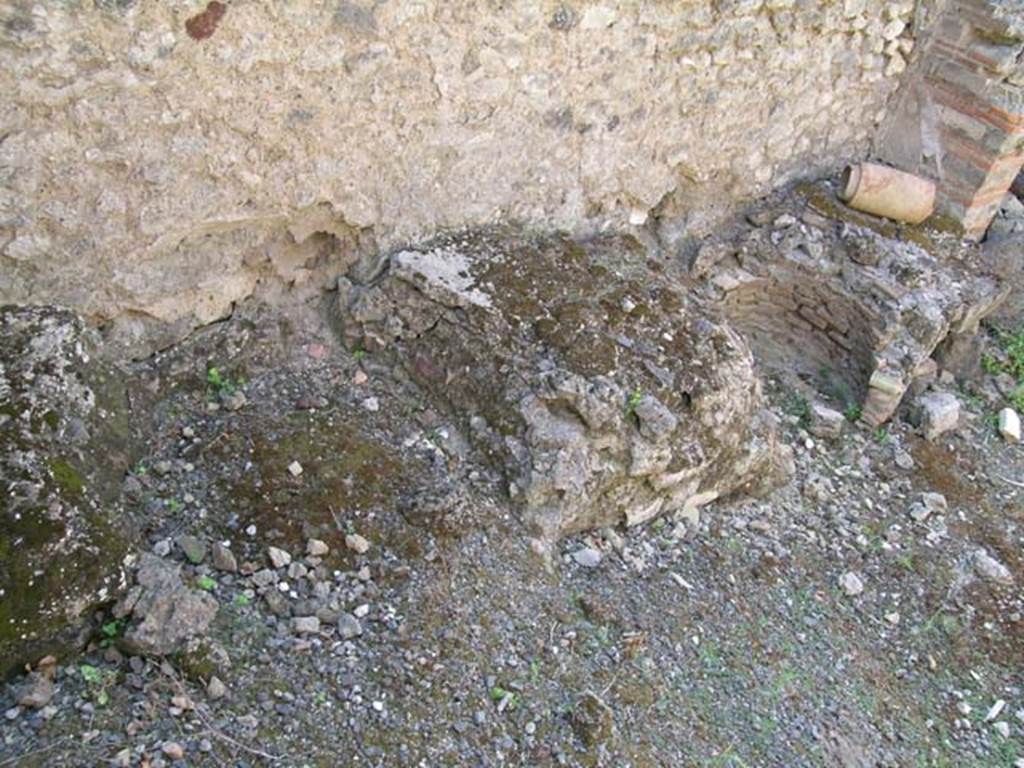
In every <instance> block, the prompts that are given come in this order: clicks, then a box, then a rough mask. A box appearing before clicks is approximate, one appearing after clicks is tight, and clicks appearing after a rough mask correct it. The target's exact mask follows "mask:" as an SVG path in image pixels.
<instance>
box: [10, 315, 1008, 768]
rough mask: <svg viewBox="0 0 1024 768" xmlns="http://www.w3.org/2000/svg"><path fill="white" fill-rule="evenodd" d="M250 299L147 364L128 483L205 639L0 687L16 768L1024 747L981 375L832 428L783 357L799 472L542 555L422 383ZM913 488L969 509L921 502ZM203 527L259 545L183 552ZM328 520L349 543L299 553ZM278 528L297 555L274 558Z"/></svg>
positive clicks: (536, 760)
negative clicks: (954, 394)
mask: <svg viewBox="0 0 1024 768" xmlns="http://www.w3.org/2000/svg"><path fill="white" fill-rule="evenodd" d="M246 314H247V311H241V310H240V311H239V312H237V313H236V316H235V317H234V318H233V319H232V320H230V321H228V322H226V323H223V324H221V325H219V326H215V327H212V328H210V329H208V330H206V331H204V332H202V333H200V334H197V335H196V336H194V337H193V338H191V339H190V340H189V341H187V342H186V343H185V344H183V345H181V346H180V347H178V348H176V349H174V350H172V351H171V352H169V353H167V354H163V355H159V356H157V357H156V358H154V359H152V360H150V361H148V362H146V363H144V364H140V365H139V366H138V367H137V368H136V370H134V371H133V374H132V375H133V377H134V381H136V382H137V384H136V385H134V386H133V389H134V396H133V403H134V405H135V407H136V409H137V414H136V417H137V418H138V419H139V423H140V424H142V423H143V422H145V423H147V424H148V423H149V422H150V421H153V422H155V429H156V435H157V437H156V438H155V439H154V440H153V441H152V443H151V449H150V452H149V455H148V456H146V457H145V458H143V459H142V461H140V462H139V463H138V464H137V465H136V466H135V467H134V469H133V471H132V473H131V474H130V476H129V478H128V479H127V480H126V493H128V494H129V496H130V497H131V498H132V499H133V507H132V508H133V513H134V516H135V519H136V520H137V522H138V524H139V526H140V528H141V532H142V541H143V549H146V548H154V549H155V550H156V551H157V552H159V553H164V552H166V555H165V556H166V557H168V558H171V559H173V560H176V561H181V562H183V563H184V571H183V572H184V574H185V578H186V581H187V582H189V583H191V584H194V585H195V586H197V587H199V588H201V589H203V590H205V591H207V592H209V594H211V595H212V596H213V597H214V598H216V600H217V601H218V603H219V606H220V609H219V613H218V617H217V619H216V621H215V623H214V625H213V627H212V630H211V631H210V633H209V637H208V639H207V640H206V641H205V643H204V644H203V645H202V647H201V648H193V649H192V650H191V651H190V652H189V653H183V654H180V655H178V656H175V657H171V658H168V659H166V660H164V661H163V662H161V661H158V660H152V659H143V658H139V657H129V656H127V655H126V654H123V653H122V652H120V651H118V650H117V641H118V634H119V633H120V632H121V631H122V627H121V626H120V625H119V624H118V623H117V622H114V621H113V620H112V617H111V616H109V615H105V616H103V617H99V621H98V622H97V623H98V625H102V626H103V627H104V629H103V630H101V631H100V632H99V633H98V634H97V637H96V639H95V640H94V642H93V643H92V644H91V645H90V647H89V649H88V650H87V651H86V652H85V653H84V654H83V655H82V656H81V657H79V658H76V659H73V660H70V661H68V662H65V663H62V665H61V666H59V668H58V670H57V673H56V678H55V682H56V692H55V695H54V696H53V698H52V700H51V701H50V702H49V704H48V705H47V706H46V707H44V708H41V709H25V708H22V707H17V706H15V701H16V697H17V695H18V690H19V685H21V681H19V680H15V681H12V682H10V683H9V684H8V685H7V686H6V688H2V689H0V712H5V713H6V714H5V715H4V717H3V718H2V719H0V766H2V767H3V768H7V767H8V766H15V765H17V766H99V765H123V766H129V765H130V766H139V765H141V766H151V767H153V768H155V767H156V766H161V765H163V766H170V765H174V766H185V765H188V766H253V767H255V766H267V765H275V766H296V767H299V766H318V767H320V766H350V765H351V766H497V765H523V766H546V765H567V766H638V767H639V766H721V767H725V766H733V767H735V768H743V767H753V766H786V767H787V768H789V767H792V768H795V767H796V766H844V767H851V768H852V767H854V766H894V767H895V766H922V767H923V766H956V767H958V768H960V767H962V766H986V767H987V766H993V767H995V766H1015V765H1020V764H1021V763H1020V762H1015V761H1020V760H1021V759H1022V758H1024V599H1022V593H1021V590H1020V585H1021V584H1024V549H1022V542H1024V527H1022V526H1024V502H1022V499H1024V489H1022V482H1024V452H1022V449H1021V448H1020V447H1019V446H1010V445H1008V444H1006V443H1005V442H1004V441H1003V440H1002V439H1001V438H1000V437H999V435H998V434H997V432H996V429H995V427H994V425H993V422H992V418H991V414H992V413H994V410H993V406H992V404H991V403H990V402H988V401H987V400H986V399H985V398H984V397H982V396H978V395H976V394H973V393H971V392H962V393H961V395H962V401H963V402H962V406H963V411H964V415H963V418H962V419H961V427H960V428H959V429H958V430H956V431H955V432H952V433H947V434H946V435H944V436H942V437H941V438H940V439H939V440H937V441H936V442H932V443H928V442H925V441H923V440H922V439H921V438H920V437H919V436H918V435H917V433H916V431H915V429H914V428H913V427H911V426H909V425H908V424H907V423H905V422H904V421H902V420H897V421H896V422H894V423H893V424H891V425H890V426H889V427H887V428H884V429H881V430H878V431H870V430H868V429H866V428H865V427H862V426H854V425H852V424H850V425H847V428H846V430H845V432H844V434H843V435H842V436H841V437H839V438H836V439H834V440H821V439H819V438H816V437H811V436H810V435H809V434H808V432H807V431H805V429H806V427H807V426H808V424H807V412H806V399H805V395H804V394H802V391H803V390H801V386H802V383H801V382H797V381H789V380H787V379H786V377H781V378H780V377H775V378H771V379H770V380H769V383H768V386H767V389H768V390H769V392H768V394H769V397H770V399H771V401H772V403H773V405H774V408H775V410H776V411H777V412H778V413H779V414H780V415H781V418H782V420H783V424H784V431H785V434H786V438H787V441H788V442H789V443H790V444H791V445H792V446H794V448H795V457H796V464H797V470H796V474H795V476H794V478H793V479H792V481H791V482H790V483H789V484H788V485H786V486H785V487H783V488H781V489H780V490H778V491H776V492H774V493H773V494H772V495H771V496H769V497H768V498H766V499H761V500H756V501H749V500H743V499H729V500H725V501H722V502H718V503H716V504H714V505H712V506H710V507H706V508H705V509H704V510H703V511H702V515H701V521H700V524H699V525H697V526H692V525H688V524H687V523H685V522H681V521H674V520H671V519H667V520H666V519H659V520H656V521H654V522H653V523H650V524H647V525H644V526H642V527H638V528H635V529H629V530H626V529H616V530H605V531H599V532H595V533H593V534H590V535H586V536H582V537H576V538H572V539H568V540H565V541H563V542H562V543H561V545H560V546H561V551H560V559H558V560H557V561H556V562H555V563H553V564H552V567H546V566H545V564H544V563H543V562H541V561H540V560H539V559H538V557H537V556H536V555H535V554H533V553H532V552H531V550H530V548H529V547H528V546H527V544H526V541H527V539H526V536H525V535H524V532H523V530H522V529H521V525H520V523H519V521H518V519H517V517H516V515H515V514H514V512H513V511H512V509H511V507H510V506H509V502H508V501H507V499H506V496H505V493H504V488H503V485H502V479H501V478H500V477H498V476H496V475H495V474H494V473H493V472H492V471H490V470H488V469H486V468H484V467H485V465H483V464H482V463H480V462H478V461H476V460H475V458H474V454H473V450H472V449H471V448H470V447H469V446H468V443H467V441H466V440H464V439H463V438H462V437H461V436H460V435H459V434H458V432H457V431H456V430H455V428H454V427H452V426H451V424H450V423H449V420H448V419H447V418H446V416H445V415H444V414H441V413H436V412H433V411H432V410H431V409H430V408H429V407H427V406H426V405H425V404H424V402H425V401H423V400H422V398H419V397H418V396H417V393H416V391H415V390H414V389H413V388H412V385H410V384H409V383H407V382H404V381H403V380H401V378H400V377H398V376H396V375H395V374H394V372H393V370H392V369H391V368H390V367H389V366H387V365H384V364H382V363H381V362H380V361H378V360H375V359H374V356H373V355H364V354H360V353H356V354H353V353H350V352H348V351H346V350H344V349H343V348H342V347H340V346H339V345H338V344H337V342H336V341H335V340H334V338H333V336H332V334H331V333H330V331H329V330H328V329H327V328H324V327H321V326H319V325H317V324H316V323H313V322H310V323H303V322H300V321H295V320H291V321H285V320H281V319H280V318H276V317H273V316H270V315H268V314H266V313H263V312H260V311H252V312H251V313H248V314H249V317H246V316H245V315H246ZM211 367H216V368H217V370H218V376H216V377H214V378H213V380H211V378H210V376H209V374H208V369H209V368H211ZM237 392H242V393H244V399H245V402H244V404H241V407H239V408H238V409H237V410H227V409H226V408H225V407H223V405H222V404H218V401H221V403H223V402H227V401H229V399H230V397H232V396H233V397H235V398H236V399H235V401H234V402H233V406H237V405H239V400H238V399H237V394H236V393H237ZM293 462H298V464H299V465H301V468H302V472H301V474H293V473H292V472H290V471H289V469H288V468H289V466H290V465H292V463H293ZM424 489H427V490H426V491H425V490H424ZM922 492H938V493H941V494H943V495H944V497H945V500H946V503H947V505H948V508H947V509H946V510H945V512H943V511H942V510H941V509H937V510H936V511H933V512H932V513H931V514H930V515H929V516H928V517H927V518H926V519H924V520H920V521H919V520H915V519H914V518H913V517H912V516H911V514H910V512H911V509H912V508H914V502H915V499H916V498H917V496H918V494H920V493H922ZM183 534H191V535H193V536H195V537H197V538H198V539H199V540H200V541H203V542H205V543H207V544H209V543H212V542H228V543H229V544H230V548H231V550H232V552H233V553H234V555H235V556H236V558H237V561H238V563H239V564H241V568H240V571H239V572H238V573H230V572H226V571H223V570H218V569H217V568H215V567H214V565H213V563H212V562H211V557H210V555H209V554H205V555H204V557H203V558H202V559H201V562H199V563H198V564H193V563H190V562H187V561H186V560H185V558H184V556H183V553H182V550H181V548H180V547H179V546H178V545H177V544H176V543H175V542H176V541H177V540H178V537H180V536H182V535H183ZM346 534H348V535H349V543H348V545H346ZM351 534H358V535H359V536H361V537H363V538H364V539H365V540H366V542H365V543H368V544H369V548H368V549H366V551H365V552H359V551H358V550H361V549H363V546H362V544H363V543H364V542H361V541H359V540H358V538H354V537H352V536H351ZM311 538H315V539H318V540H322V541H323V542H325V543H326V544H327V545H328V547H329V548H330V551H329V553H328V554H326V555H324V556H322V557H318V558H315V559H314V560H313V561H309V562H306V564H303V562H304V561H303V555H304V554H305V550H306V546H307V541H308V540H309V539H311ZM168 544H169V545H170V546H168ZM271 546H273V547H277V548H280V549H282V550H285V551H287V552H288V553H290V554H291V555H292V558H293V559H292V563H293V565H295V564H301V565H302V567H301V568H296V567H289V568H282V569H280V570H278V571H273V570H269V569H268V564H267V550H268V547H271ZM979 553H985V554H987V556H988V557H989V558H991V559H994V560H995V561H998V562H999V563H1002V564H1003V565H1004V566H1005V568H1006V569H1008V570H1009V572H1010V576H1011V579H1012V581H1007V580H1006V579H1005V578H1001V577H1000V574H1001V572H999V571H998V569H996V570H995V571H993V569H992V568H991V567H988V568H987V567H986V565H987V564H989V563H988V560H985V558H984V555H982V554H979ZM247 564H251V566H249V565H247ZM261 572H262V573H264V574H266V573H268V572H269V574H270V576H269V577H266V578H264V577H263V576H260V573H261ZM851 574H852V575H854V576H855V577H856V578H854V579H851V578H850V575H851ZM1002 576H1005V574H1002ZM858 584H859V586H861V587H862V591H859V592H858V589H857V586H858ZM260 585H262V586H260ZM852 593H856V594H852ZM268 594H270V595H271V597H269V598H268ZM310 616H316V617H317V620H318V622H319V626H318V627H317V628H314V629H313V630H312V631H309V625H308V624H301V625H300V624H297V623H296V620H295V619H296V617H310ZM353 622H355V624H353ZM343 625H344V627H345V630H344V631H343ZM357 629H358V633H357ZM211 678H216V680H217V681H218V682H219V683H220V684H222V685H219V684H217V683H212V684H211Z"/></svg>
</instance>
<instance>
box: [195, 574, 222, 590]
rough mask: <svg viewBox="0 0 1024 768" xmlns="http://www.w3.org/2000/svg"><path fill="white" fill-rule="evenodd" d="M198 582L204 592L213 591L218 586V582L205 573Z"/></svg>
mask: <svg viewBox="0 0 1024 768" xmlns="http://www.w3.org/2000/svg"><path fill="white" fill-rule="evenodd" d="M196 584H197V585H198V587H199V588H200V589H201V590H203V591H204V592H212V591H213V590H214V589H216V587H217V582H216V581H214V580H213V579H212V578H210V577H209V576H207V575H205V574H204V575H202V576H200V577H199V578H198V579H197V580H196Z"/></svg>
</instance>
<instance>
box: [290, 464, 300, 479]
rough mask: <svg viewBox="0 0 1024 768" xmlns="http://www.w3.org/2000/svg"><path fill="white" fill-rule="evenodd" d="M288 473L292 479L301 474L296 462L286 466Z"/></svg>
mask: <svg viewBox="0 0 1024 768" xmlns="http://www.w3.org/2000/svg"><path fill="white" fill-rule="evenodd" d="M288 472H289V474H291V476H292V477H298V476H299V475H301V474H302V465H301V464H299V462H297V461H293V462H292V463H291V464H289V465H288Z"/></svg>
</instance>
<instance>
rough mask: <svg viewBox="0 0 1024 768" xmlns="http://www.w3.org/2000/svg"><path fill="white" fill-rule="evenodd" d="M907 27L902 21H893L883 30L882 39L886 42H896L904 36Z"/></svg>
mask: <svg viewBox="0 0 1024 768" xmlns="http://www.w3.org/2000/svg"><path fill="white" fill-rule="evenodd" d="M906 26H907V25H906V24H904V23H903V22H902V21H901V20H900V19H893V20H892V21H890V22H889V23H888V24H886V25H885V26H884V27H883V28H882V38H883V39H884V40H895V39H896V38H897V37H899V36H900V35H902V34H903V30H904V29H905V28H906Z"/></svg>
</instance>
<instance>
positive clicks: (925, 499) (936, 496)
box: [908, 493, 946, 523]
mask: <svg viewBox="0 0 1024 768" xmlns="http://www.w3.org/2000/svg"><path fill="white" fill-rule="evenodd" d="M945 513H946V497H945V496H943V495H942V494H941V493H922V494H920V495H919V496H918V497H917V498H916V499H914V501H913V503H912V504H911V505H910V510H909V512H908V514H909V515H910V517H911V518H912V519H913V520H914V521H916V522H919V523H920V522H924V521H925V520H927V519H928V517H929V516H930V515H932V514H937V515H944V514H945Z"/></svg>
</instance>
